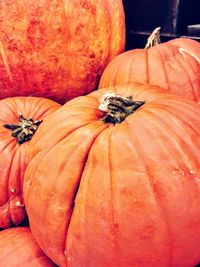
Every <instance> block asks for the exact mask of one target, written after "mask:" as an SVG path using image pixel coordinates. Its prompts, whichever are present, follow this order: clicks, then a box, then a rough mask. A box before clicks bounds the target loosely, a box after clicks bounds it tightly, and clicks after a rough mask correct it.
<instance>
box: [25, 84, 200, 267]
mask: <svg viewBox="0 0 200 267" xmlns="http://www.w3.org/2000/svg"><path fill="white" fill-rule="evenodd" d="M111 92H112V93H115V94H117V97H116V98H115V97H114V98H112V97H111V98H109V95H110V93H111ZM105 94H106V97H105ZM118 95H120V96H122V98H120V97H119V96H118ZM103 96H104V100H105V101H102V97H103ZM111 96H112V94H111ZM129 96H132V99H131V97H129ZM100 100H101V101H100ZM134 100H137V101H138V102H135V101H134ZM109 101H111V102H109ZM100 102H101V104H100ZM99 105H100V109H99ZM120 120H121V122H120ZM110 121H112V123H111V122H110ZM199 129H200V110H199V105H198V104H197V103H196V102H192V101H189V100H186V99H184V100H183V99H181V98H179V97H177V96H174V95H171V94H167V93H166V94H163V92H162V89H160V88H157V87H153V86H148V85H141V84H129V85H126V86H116V87H110V88H107V89H102V90H98V91H96V92H93V93H91V94H89V95H88V96H82V97H78V98H76V99H73V100H71V101H69V102H68V103H67V104H65V105H64V106H62V107H61V108H60V109H59V110H58V111H57V112H55V113H54V114H52V115H51V116H49V117H48V120H46V121H45V122H44V123H43V124H42V125H41V127H40V131H38V132H37V133H36V134H35V137H34V139H33V140H32V141H31V142H30V145H31V153H30V157H29V165H28V168H27V170H26V173H25V179H24V197H25V204H26V207H27V212H28V215H29V220H30V225H31V229H32V231H33V235H34V237H35V238H36V240H37V242H38V243H39V245H40V246H41V248H42V249H43V250H44V252H45V253H46V254H47V255H48V256H49V257H50V258H51V259H52V260H53V261H55V263H56V264H58V265H59V266H62V267H64V266H68V267H83V266H84V267H86V266H87V267H94V266H97V267H107V266H115V267H122V266H126V267H139V266H150V267H155V266H159V267H161V266H163V267H166V266H172V267H188V266H194V265H195V264H197V263H198V262H199V261H200V253H199V249H198V248H199V247H200V227H199V220H200V183H199V179H200V157H199V155H200V137H199Z"/></svg>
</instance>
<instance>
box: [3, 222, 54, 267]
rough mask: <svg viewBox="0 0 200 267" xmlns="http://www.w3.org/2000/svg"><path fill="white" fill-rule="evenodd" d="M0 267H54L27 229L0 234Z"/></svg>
mask: <svg viewBox="0 0 200 267" xmlns="http://www.w3.org/2000/svg"><path fill="white" fill-rule="evenodd" d="M0 250H1V253H0V267H5V266H9V267H19V266H20V267H56V265H55V264H54V263H53V262H52V261H51V260H50V259H48V257H47V256H46V255H45V254H44V253H43V252H42V250H41V249H40V247H39V246H38V244H37V243H36V241H35V239H34V238H33V235H32V233H31V231H30V228H28V227H16V228H11V229H7V230H3V231H1V232H0Z"/></svg>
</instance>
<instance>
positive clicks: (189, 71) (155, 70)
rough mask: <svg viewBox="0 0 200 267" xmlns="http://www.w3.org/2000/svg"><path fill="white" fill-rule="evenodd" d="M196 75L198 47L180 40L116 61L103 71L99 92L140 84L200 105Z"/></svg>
mask: <svg viewBox="0 0 200 267" xmlns="http://www.w3.org/2000/svg"><path fill="white" fill-rule="evenodd" d="M199 73H200V44H199V43H198V42H197V41H194V40H190V39H183V38H180V39H174V40H172V41H169V42H167V43H163V44H159V45H155V46H154V47H151V48H148V49H134V50H130V51H127V52H124V53H122V54H120V55H119V56H117V57H115V58H114V59H113V60H112V61H111V62H110V63H109V64H108V66H107V67H106V69H105V70H104V72H103V75H102V77H101V80H100V84H99V88H103V87H108V86H114V85H119V84H124V83H128V82H141V83H148V84H153V85H158V86H161V87H162V88H163V89H164V91H167V92H171V93H174V94H177V95H181V96H184V97H187V98H188V99H192V100H195V101H198V102H200V75H199Z"/></svg>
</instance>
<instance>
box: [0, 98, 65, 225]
mask: <svg viewBox="0 0 200 267" xmlns="http://www.w3.org/2000/svg"><path fill="white" fill-rule="evenodd" d="M59 107H60V105H59V104H58V103H56V102H54V101H52V100H48V99H44V98H37V97H13V98H6V99H3V100H0V228H3V229H6V228H9V227H11V226H16V225H19V224H20V223H21V222H23V221H24V220H25V218H26V211H25V207H24V202H23V194H22V182H23V176H24V172H25V169H26V166H27V156H28V152H29V142H24V143H22V144H19V143H18V142H17V139H16V137H13V136H12V135H11V134H12V132H11V130H9V129H7V128H5V127H4V125H5V124H8V123H14V124H16V123H17V122H18V117H19V113H21V114H22V115H23V116H24V117H26V118H33V119H34V120H35V121H37V120H41V119H42V120H43V119H46V117H47V116H48V115H50V114H51V113H52V112H54V111H55V110H57V109H58V108H59ZM39 127H40V126H39Z"/></svg>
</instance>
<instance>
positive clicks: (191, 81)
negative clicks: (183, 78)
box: [178, 48, 200, 101]
mask: <svg viewBox="0 0 200 267" xmlns="http://www.w3.org/2000/svg"><path fill="white" fill-rule="evenodd" d="M178 50H179V52H180V48H178ZM180 54H182V53H181V52H180ZM188 56H189V57H190V58H191V59H192V60H193V61H194V62H195V64H196V62H197V60H195V59H194V58H193V57H192V56H191V55H190V54H188ZM179 61H180V63H181V64H182V66H183V68H184V69H185V72H186V73H187V75H188V77H189V80H190V84H191V88H192V89H193V94H194V100H195V101H198V98H199V97H198V94H199V95H200V92H198V88H196V89H195V87H194V84H193V80H192V78H191V76H190V74H189V72H187V69H186V67H185V65H187V66H188V69H193V68H194V67H193V64H192V63H191V61H190V60H185V62H184V63H185V65H184V64H183V63H182V61H181V60H179ZM197 63H199V65H200V62H197ZM199 70H200V67H199Z"/></svg>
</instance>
